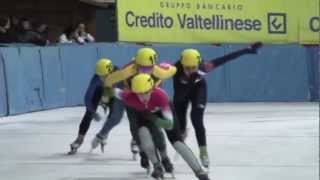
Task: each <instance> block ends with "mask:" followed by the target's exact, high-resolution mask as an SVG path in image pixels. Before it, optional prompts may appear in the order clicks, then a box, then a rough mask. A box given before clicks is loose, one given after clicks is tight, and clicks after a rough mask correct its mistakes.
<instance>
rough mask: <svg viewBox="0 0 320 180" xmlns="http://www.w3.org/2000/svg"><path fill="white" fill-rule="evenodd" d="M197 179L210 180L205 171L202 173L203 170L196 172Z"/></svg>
mask: <svg viewBox="0 0 320 180" xmlns="http://www.w3.org/2000/svg"><path fill="white" fill-rule="evenodd" d="M196 175H197V177H198V179H199V180H210V179H209V176H208V173H207V172H206V171H204V170H203V169H201V170H200V171H198V172H197V173H196Z"/></svg>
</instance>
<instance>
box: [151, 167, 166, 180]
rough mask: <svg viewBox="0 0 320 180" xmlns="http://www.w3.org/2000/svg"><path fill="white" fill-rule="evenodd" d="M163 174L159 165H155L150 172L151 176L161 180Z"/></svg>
mask: <svg viewBox="0 0 320 180" xmlns="http://www.w3.org/2000/svg"><path fill="white" fill-rule="evenodd" d="M163 175H164V172H163V169H162V167H161V165H155V166H154V169H153V172H152V174H151V177H153V178H154V179H156V180H162V179H163Z"/></svg>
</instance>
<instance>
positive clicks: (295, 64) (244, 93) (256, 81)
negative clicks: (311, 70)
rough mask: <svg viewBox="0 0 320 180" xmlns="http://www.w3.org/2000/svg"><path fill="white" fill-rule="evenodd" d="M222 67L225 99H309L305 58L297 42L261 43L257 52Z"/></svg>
mask: <svg viewBox="0 0 320 180" xmlns="http://www.w3.org/2000/svg"><path fill="white" fill-rule="evenodd" d="M240 47H243V46H238V45H233V46H230V48H228V51H229V52H231V51H233V50H236V49H238V48H240ZM225 67H226V71H227V73H226V79H227V83H228V89H229V90H230V96H229V97H227V99H226V100H228V101H292V100H294V101H307V100H308V77H307V71H306V61H305V57H304V54H303V51H302V49H301V48H299V47H298V46H295V45H287V46H279V45H278V46H277V45H272V46H264V47H263V48H262V49H261V50H260V54H258V55H245V56H242V57H241V58H239V59H238V60H235V61H233V62H230V63H228V64H227V65H226V66H225Z"/></svg>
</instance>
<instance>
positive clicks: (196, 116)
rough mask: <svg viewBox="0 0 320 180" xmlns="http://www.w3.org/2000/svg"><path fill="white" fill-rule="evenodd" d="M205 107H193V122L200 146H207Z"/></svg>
mask: <svg viewBox="0 0 320 180" xmlns="http://www.w3.org/2000/svg"><path fill="white" fill-rule="evenodd" d="M203 113H204V107H192V110H191V122H192V125H193V127H194V130H195V133H196V138H197V141H198V145H199V147H201V146H206V145H207V141H206V129H205V127H204V124H203Z"/></svg>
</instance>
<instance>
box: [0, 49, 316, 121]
mask: <svg viewBox="0 0 320 180" xmlns="http://www.w3.org/2000/svg"><path fill="white" fill-rule="evenodd" d="M244 46H245V45H234V44H232V45H230V44H227V45H222V46H212V45H166V44H161V45H158V44H157V45H153V48H155V49H156V51H157V52H158V54H159V61H160V62H170V63H175V62H176V61H177V59H179V54H180V52H181V50H183V49H184V48H197V49H199V51H200V52H201V54H202V58H203V59H204V60H207V59H210V58H213V57H219V56H222V55H224V54H226V53H229V52H232V51H233V50H236V49H239V48H242V47H244ZM140 47H142V46H141V45H136V44H126V43H94V44H89V45H85V46H81V45H58V46H51V47H38V46H34V47H29V46H28V47H23V46H20V45H19V46H13V47H1V48H0V55H1V56H0V58H1V61H0V65H1V67H0V75H1V77H0V90H1V92H0V100H1V102H0V116H5V115H14V114H20V113H26V112H31V111H38V110H45V109H51V108H57V107H67V106H77V105H83V100H84V93H85V91H86V88H87V86H88V84H89V81H90V79H91V76H92V74H93V73H94V68H95V66H94V65H95V62H96V61H97V59H98V58H101V57H106V58H110V59H112V60H113V62H114V64H116V65H118V66H123V65H124V64H126V63H127V62H128V61H129V60H130V59H131V58H132V57H134V55H135V52H136V50H137V49H138V48H140ZM317 52H318V49H317V48H316V47H308V48H306V47H303V46H299V45H285V46H283V45H282V46H280V45H268V46H264V47H263V49H261V51H260V52H259V54H258V55H246V56H242V57H240V58H239V59H238V60H236V61H233V62H230V63H228V64H226V65H224V66H222V67H219V68H217V69H216V70H214V72H212V73H210V74H209V75H208V76H207V78H206V79H207V82H208V101H209V102H248V101H311V100H313V101H315V100H318V99H319V67H318V66H316V65H317V64H318V63H319V55H318V53H317ZM163 87H164V88H165V89H166V90H167V91H168V93H169V94H170V96H172V94H173V92H172V80H169V81H167V82H165V83H164V84H163Z"/></svg>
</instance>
